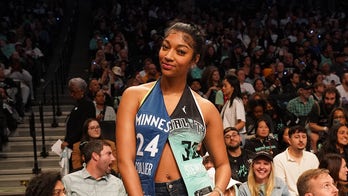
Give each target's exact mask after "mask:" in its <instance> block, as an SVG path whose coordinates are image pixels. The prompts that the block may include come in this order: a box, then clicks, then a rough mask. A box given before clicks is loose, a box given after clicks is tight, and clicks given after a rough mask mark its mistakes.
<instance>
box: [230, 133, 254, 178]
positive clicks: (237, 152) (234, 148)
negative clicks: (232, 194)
mask: <svg viewBox="0 0 348 196" xmlns="http://www.w3.org/2000/svg"><path fill="white" fill-rule="evenodd" d="M224 138H225V145H226V148H227V155H228V159H229V162H230V167H231V173H232V176H231V177H232V178H233V179H234V180H238V181H240V182H246V181H247V179H248V172H249V166H250V164H251V162H252V158H253V156H254V153H253V152H250V151H249V150H245V149H243V148H241V141H242V139H241V136H240V135H239V132H238V130H237V129H236V128H234V127H227V128H225V130H224Z"/></svg>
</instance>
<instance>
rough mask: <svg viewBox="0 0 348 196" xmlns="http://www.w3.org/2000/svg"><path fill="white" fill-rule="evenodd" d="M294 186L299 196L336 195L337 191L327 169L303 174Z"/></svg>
mask: <svg viewBox="0 0 348 196" xmlns="http://www.w3.org/2000/svg"><path fill="white" fill-rule="evenodd" d="M296 185H297V189H298V193H299V196H307V195H328V196H329V195H330V196H336V195H338V189H337V188H336V186H335V182H334V180H333V179H332V177H331V176H330V174H329V170H327V169H310V170H307V171H305V172H303V173H302V174H301V175H300V176H299V178H298V180H297V183H296Z"/></svg>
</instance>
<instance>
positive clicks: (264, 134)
mask: <svg viewBox="0 0 348 196" xmlns="http://www.w3.org/2000/svg"><path fill="white" fill-rule="evenodd" d="M254 127H255V129H256V131H255V135H254V136H253V137H251V138H250V139H247V140H246V141H245V145H244V149H246V150H249V151H252V152H256V153H257V152H260V151H267V152H268V153H269V154H271V155H272V156H275V155H277V154H278V153H280V151H279V149H278V141H277V140H276V139H274V138H273V136H272V134H270V128H269V127H270V122H269V121H267V120H266V119H265V118H260V119H258V120H257V121H256V123H255V125H254Z"/></svg>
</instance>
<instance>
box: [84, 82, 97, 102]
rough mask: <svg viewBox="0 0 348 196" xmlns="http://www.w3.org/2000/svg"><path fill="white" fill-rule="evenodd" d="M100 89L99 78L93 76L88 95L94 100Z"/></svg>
mask: <svg viewBox="0 0 348 196" xmlns="http://www.w3.org/2000/svg"><path fill="white" fill-rule="evenodd" d="M99 90H100V84H99V82H98V80H97V79H95V78H92V79H91V80H90V81H89V84H88V91H87V93H86V95H87V96H88V98H89V99H90V100H94V97H95V95H96V94H97V92H98V91H99Z"/></svg>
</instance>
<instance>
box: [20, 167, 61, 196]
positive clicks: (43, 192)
mask: <svg viewBox="0 0 348 196" xmlns="http://www.w3.org/2000/svg"><path fill="white" fill-rule="evenodd" d="M60 180H62V176H61V175H60V172H55V171H48V172H43V173H41V174H39V175H37V176H35V177H33V178H32V179H31V180H30V181H29V184H28V186H27V188H26V190H25V196H47V195H52V193H53V191H54V187H55V186H56V183H57V181H60Z"/></svg>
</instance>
